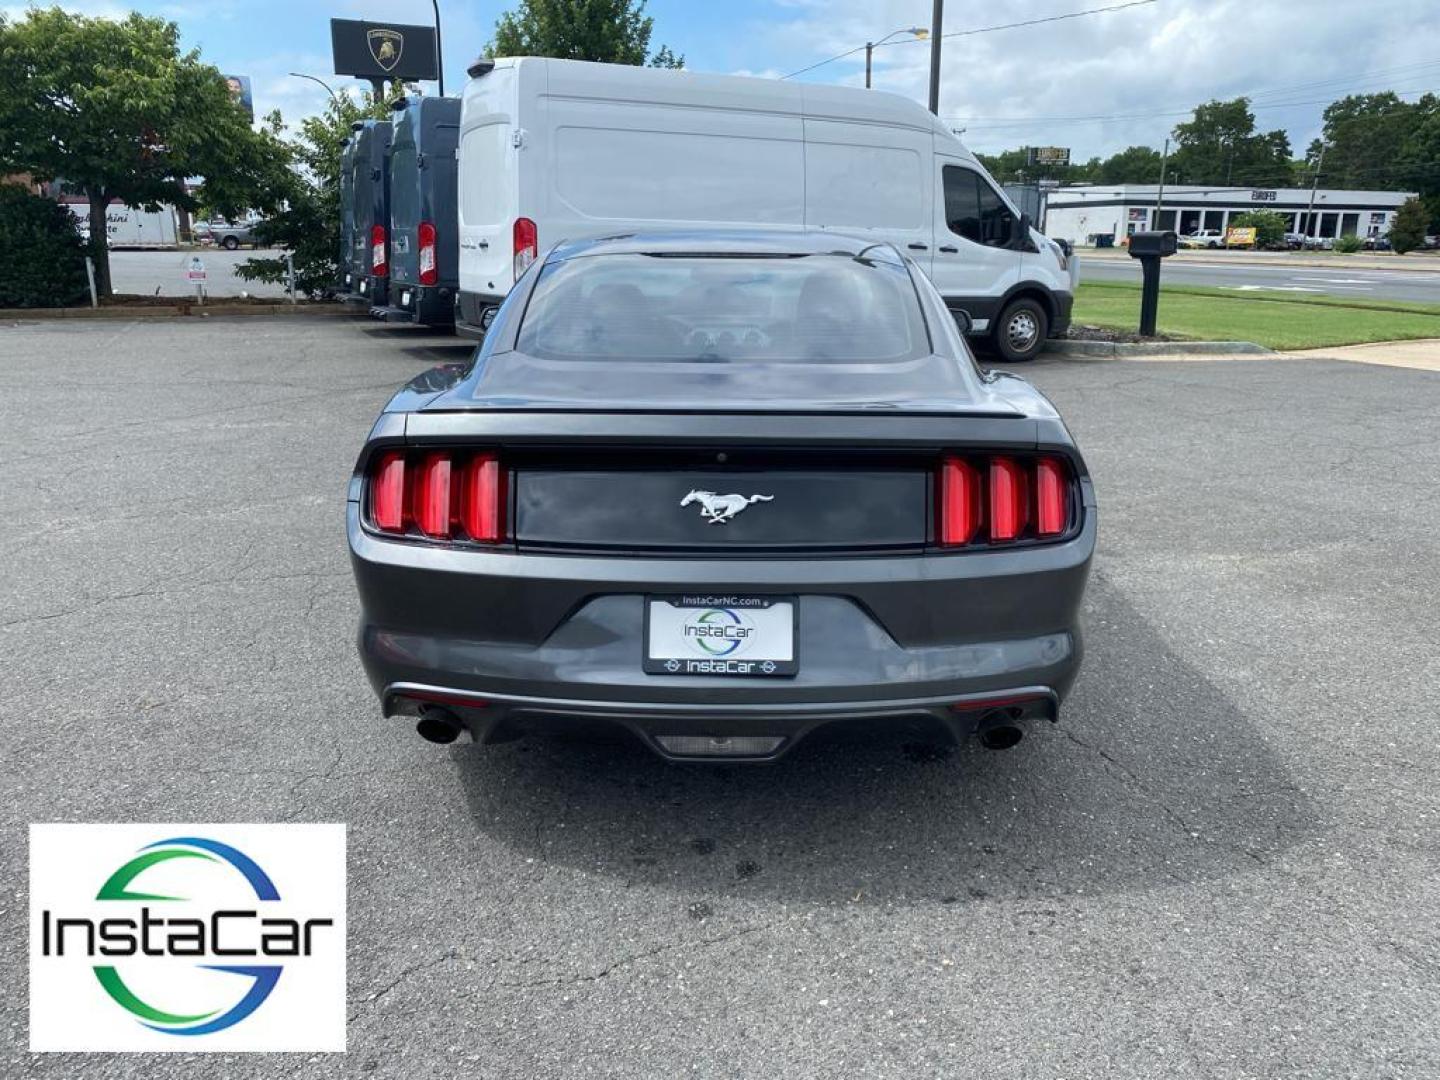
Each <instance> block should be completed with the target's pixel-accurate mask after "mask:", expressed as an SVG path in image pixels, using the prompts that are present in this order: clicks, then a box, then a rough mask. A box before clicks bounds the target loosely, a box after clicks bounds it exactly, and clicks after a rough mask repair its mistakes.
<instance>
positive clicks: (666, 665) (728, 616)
mask: <svg viewBox="0 0 1440 1080" xmlns="http://www.w3.org/2000/svg"><path fill="white" fill-rule="evenodd" d="M644 603H645V621H644V633H643V635H642V640H641V644H640V657H641V666H642V668H643V670H644V671H645V673H646V674H647V675H692V676H693V675H700V676H720V677H721V678H730V679H736V678H740V679H777V678H793V677H794V676H796V675H798V674H799V672H800V602H799V598H798V597H796V596H794V595H781V596H770V595H761V594H755V593H727V592H713V593H712V592H695V593H683V594H682V593H667V594H650V595H647V596H646V597H645V598H644ZM657 605H666V606H667V607H668V608H669V612H667V613H666V614H664V615H662V616H661V619H662V620H663V621H664V622H666V624H667V625H664V626H659V625H657V623H656V620H655V618H654V614H655V612H656V610H657ZM786 607H788V609H789V611H788V615H789V618H788V619H786V618H785V612H783V611H782V610H778V609H783V608H786ZM661 610H664V609H661ZM690 611H694V612H699V613H701V615H697V616H694V617H693V618H688V619H687V616H685V615H684V614H679V613H682V612H690ZM707 612H722V613H724V614H722V615H718V616H715V617H712V618H707V619H706V622H705V623H704V624H702V623H700V621H699V620H700V618H701V617H702V615H703V614H704V613H707ZM672 613H674V614H672ZM761 613H764V614H761ZM771 613H773V614H771ZM757 616H758V617H757ZM707 625H713V626H716V627H717V629H718V630H719V633H717V634H715V635H710V634H706V635H704V636H703V637H702V636H698V635H694V634H692V635H689V636H682V637H680V638H678V639H675V638H668V639H667V640H664V641H662V642H660V643H659V648H658V649H657V642H656V641H655V639H654V637H653V636H652V635H654V634H655V633H663V634H668V633H670V632H672V631H674V630H675V629H676V628H677V627H679V628H682V629H681V630H680V633H682V634H684V630H683V628H684V627H686V626H693V627H695V628H697V629H698V628H699V627H701V626H707ZM781 625H783V626H784V628H785V631H786V632H787V633H788V641H787V642H784V643H785V644H788V646H789V649H788V652H789V658H788V659H786V658H785V657H784V656H783V655H781V654H783V653H784V652H785V651H786V650H785V649H784V648H782V647H781V646H780V644H779V643H777V642H776V641H775V635H776V634H777V633H779V631H780V626H781ZM732 627H733V628H735V629H736V630H740V629H749V630H751V631H752V634H753V636H751V635H745V637H743V638H733V637H728V636H725V634H724V631H725V630H727V629H729V628H732ZM711 637H713V638H714V639H715V640H716V641H717V642H729V641H736V642H737V644H736V645H735V647H733V648H731V649H729V651H728V652H725V653H723V654H717V653H715V652H713V651H711V650H710V649H708V648H707V647H704V646H701V645H700V644H699V642H700V641H702V640H707V639H709V638H711ZM767 637H768V638H770V639H771V640H769V641H765V640H764V639H765V638H767ZM683 642H688V643H689V647H688V649H687V648H682V647H681V643H683ZM750 642H753V643H754V644H753V645H750V644H749V643H750ZM657 651H658V652H659V653H660V655H656V653H657ZM737 653H739V654H748V655H734V654H737Z"/></svg>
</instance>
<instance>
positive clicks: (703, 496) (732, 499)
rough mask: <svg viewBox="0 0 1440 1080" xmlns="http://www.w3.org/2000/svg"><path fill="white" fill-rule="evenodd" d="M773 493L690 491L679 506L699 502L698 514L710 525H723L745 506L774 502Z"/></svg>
mask: <svg viewBox="0 0 1440 1080" xmlns="http://www.w3.org/2000/svg"><path fill="white" fill-rule="evenodd" d="M774 501H775V496H774V495H751V496H749V497H746V496H744V495H738V494H733V493H732V494H730V495H716V494H715V492H713V491H692V492H690V494H689V495H686V496H685V497H684V498H683V499H681V500H680V505H681V506H689V505H690V504H691V503H693V502H698V503H699V504H700V516H701V517H703V518H704V519H705V520H707V521H708V522H710V524H711V525H723V524H725V522H727V521H729V520H730V519H731V518H733V517H734V516H735V515H736V514H738V513H740V511H741V510H744V509H745V508H746V507H747V506H751V505H753V504H754V503H757V502H774Z"/></svg>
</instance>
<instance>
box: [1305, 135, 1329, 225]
mask: <svg viewBox="0 0 1440 1080" xmlns="http://www.w3.org/2000/svg"><path fill="white" fill-rule="evenodd" d="M1325 148H1326V144H1325V143H1323V142H1322V143H1321V144H1320V156H1319V157H1318V158H1316V159H1315V175H1314V176H1312V177H1311V178H1310V206H1309V209H1307V210H1306V211H1305V235H1306V236H1315V237H1318V236H1319V235H1320V223H1319V222H1317V221H1316V220H1315V189H1316V188H1317V187H1319V186H1320V167H1321V166H1322V165H1324V164H1325Z"/></svg>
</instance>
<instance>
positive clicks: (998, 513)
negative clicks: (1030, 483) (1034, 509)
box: [990, 457, 1029, 543]
mask: <svg viewBox="0 0 1440 1080" xmlns="http://www.w3.org/2000/svg"><path fill="white" fill-rule="evenodd" d="M1028 501H1029V500H1028V496H1027V492H1026V484H1025V471H1024V470H1023V469H1022V468H1021V467H1020V464H1019V463H1018V462H1017V461H1016V460H1015V459H1014V458H1003V457H1001V458H992V459H991V460H990V539H991V540H992V541H994V540H998V541H1000V542H1002V543H1003V542H1005V541H1007V540H1018V539H1020V534H1021V533H1022V532H1024V530H1025V516H1026V515H1025V511H1026V508H1027V507H1026V504H1027V502H1028Z"/></svg>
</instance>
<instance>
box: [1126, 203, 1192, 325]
mask: <svg viewBox="0 0 1440 1080" xmlns="http://www.w3.org/2000/svg"><path fill="white" fill-rule="evenodd" d="M1179 247H1180V242H1179V237H1178V236H1176V235H1175V233H1174V232H1173V231H1171V230H1169V229H1166V230H1164V231H1163V232H1137V233H1132V234H1131V236H1130V257H1131V258H1132V259H1139V260H1140V274H1141V285H1140V334H1141V336H1142V337H1154V336H1155V309H1156V308H1157V307H1158V306H1159V304H1160V260H1161V259H1163V258H1165V257H1166V256H1169V255H1174V254H1175V252H1176V251H1177V250H1179Z"/></svg>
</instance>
